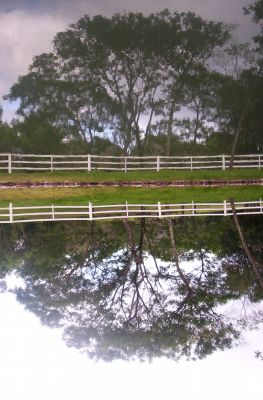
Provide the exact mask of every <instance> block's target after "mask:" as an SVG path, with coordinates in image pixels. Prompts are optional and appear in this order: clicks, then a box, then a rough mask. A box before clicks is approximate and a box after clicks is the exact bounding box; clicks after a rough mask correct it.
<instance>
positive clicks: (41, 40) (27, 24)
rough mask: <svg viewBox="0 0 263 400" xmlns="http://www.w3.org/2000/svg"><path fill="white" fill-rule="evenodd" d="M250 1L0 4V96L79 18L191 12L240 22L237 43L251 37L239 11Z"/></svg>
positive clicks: (22, 0)
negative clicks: (87, 15) (118, 13)
mask: <svg viewBox="0 0 263 400" xmlns="http://www.w3.org/2000/svg"><path fill="white" fill-rule="evenodd" d="M250 2H251V1H250V0H220V1H219V0H132V1H130V0H74V1H73V0H0V48H1V63H0V97H2V96H3V95H4V94H7V93H8V92H9V88H10V86H11V85H12V84H13V83H14V82H15V81H16V80H17V78H18V76H19V75H22V74H25V73H26V72H27V68H28V65H29V64H30V63H31V61H32V58H33V56H35V55H38V54H41V53H42V52H47V51H50V50H52V39H53V37H54V35H55V34H56V32H58V31H61V30H64V29H65V28H66V26H67V25H68V24H69V23H72V22H75V21H77V20H78V19H79V18H80V17H81V16H83V15H84V14H89V15H91V16H93V15H95V14H103V15H108V16H110V15H112V14H114V13H117V12H120V13H121V12H124V11H141V12H143V13H146V14H148V13H151V12H156V11H160V10H162V9H164V8H168V9H170V10H171V11H174V10H178V11H189V10H192V11H194V12H196V13H197V14H200V15H201V16H202V17H204V18H207V19H216V20H224V21H226V22H236V23H240V24H241V26H240V28H239V30H238V31H237V34H238V37H239V38H240V39H241V40H247V39H248V38H249V37H251V35H253V34H255V31H256V28H255V25H253V24H252V23H251V22H250V18H249V17H247V16H246V17H245V16H244V15H243V12H242V7H243V6H245V5H247V4H249V3H250Z"/></svg>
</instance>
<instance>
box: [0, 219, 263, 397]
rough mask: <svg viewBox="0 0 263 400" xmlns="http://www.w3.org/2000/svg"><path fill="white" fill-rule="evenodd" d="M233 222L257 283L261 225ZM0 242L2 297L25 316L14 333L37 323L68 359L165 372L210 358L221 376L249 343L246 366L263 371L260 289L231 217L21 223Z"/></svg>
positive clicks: (262, 258) (1, 230) (262, 251)
mask: <svg viewBox="0 0 263 400" xmlns="http://www.w3.org/2000/svg"><path fill="white" fill-rule="evenodd" d="M239 222H240V226H241V228H242V231H243V235H244V238H245V240H246V244H247V246H248V248H249V250H250V252H251V255H252V256H253V260H254V261H255V265H256V268H257V270H258V273H259V274H260V275H261V276H263V267H262V264H263V228H262V222H263V219H262V217H259V216H242V217H240V218H239ZM0 236H1V247H0V270H1V291H2V294H1V296H13V297H12V298H13V299H15V301H16V304H17V305H20V307H21V305H22V306H23V310H28V311H29V312H30V313H24V315H25V316H24V317H23V316H22V314H21V316H20V318H21V321H20V322H21V325H22V324H23V318H25V321H26V319H27V318H28V315H30V316H36V318H37V320H38V321H40V322H41V327H42V328H41V329H42V330H45V329H47V327H51V328H54V329H53V332H56V334H57V335H59V337H60V336H62V337H63V341H64V343H65V344H66V345H67V346H68V347H70V348H71V350H70V351H71V352H74V354H77V352H76V349H77V350H78V352H79V351H80V352H81V353H84V354H85V358H86V359H88V360H91V359H95V360H99V365H100V366H102V365H103V366H104V365H107V366H110V365H116V364H114V363H113V364H112V363H111V364H108V362H109V361H114V362H115V363H116V362H117V363H119V362H121V363H122V362H123V361H125V362H127V361H129V362H130V363H134V362H135V363H137V364H136V365H139V364H138V362H139V361H146V362H148V361H153V362H156V361H158V362H160V363H162V362H164V360H165V359H169V360H172V364H171V363H170V364H169V365H170V367H169V368H173V367H172V366H175V365H185V363H186V365H189V367H188V368H191V367H190V366H191V365H192V362H193V360H195V365H197V364H196V363H200V364H199V365H200V368H202V366H203V365H204V363H203V361H202V360H208V362H209V360H215V358H213V357H215V355H217V354H218V356H217V357H219V360H220V361H219V363H220V365H221V368H222V367H223V368H227V365H228V363H229V360H230V358H229V357H230V356H229V354H230V353H229V349H233V350H235V352H236V351H240V353H242V352H244V348H245V346H246V337H247V335H250V347H249V349H248V350H247V353H246V357H248V362H253V365H254V363H257V364H255V365H257V368H262V366H263V361H262V360H261V357H262V354H261V351H262V352H263V341H262V336H261V331H262V322H263V302H262V299H263V290H262V287H261V285H260V281H259V280H258V277H257V275H256V274H255V271H254V270H253V268H252V266H251V264H250V262H249V260H248V257H247V255H246V253H245V252H244V248H243V246H242V244H241V241H240V237H239V234H238V232H237V229H236V226H235V224H234V222H233V220H232V219H231V218H198V219H177V220H154V219H151V220H141V221H136V222H131V221H123V222H107V223H94V222H93V223H77V222H76V223H74V222H72V223H61V222H60V223H38V224H37V223H36V224H23V225H16V226H1V227H0ZM12 301H13V300H12ZM6 304H7V305H6V307H5V312H7V308H8V302H7V303H6ZM10 304H11V303H10ZM9 307H10V311H12V312H14V311H13V310H14V309H15V308H14V306H9ZM19 310H20V311H19V313H21V308H20V309H19ZM23 312H24V311H23ZM19 315H20V314H19ZM9 317H10V316H9ZM25 323H26V322H25ZM37 329H38V330H39V329H40V328H39V327H38V328H37ZM39 332H40V331H39ZM253 332H255V335H254V333H253ZM28 335H29V336H30V335H34V333H33V332H29V333H28ZM251 335H252V336H251ZM253 335H254V336H253ZM251 338H254V343H253V342H252V345H251ZM224 355H226V357H225V364H224V357H223V356H224ZM222 357H223V358H222ZM249 360H250V361H249ZM251 360H253V361H251ZM175 361H177V363H175ZM81 362H82V361H81ZM104 362H106V364H104ZM213 362H215V361H213ZM39 363H41V359H39ZM180 363H181V364H180ZM187 363H188V364H187ZM130 365H134V364H130ZM147 365H149V364H147ZM154 365H156V364H154ZM214 365H216V364H214ZM244 367H245V366H244ZM101 368H102V369H103V367H101ZM149 368H152V373H153V374H154V373H155V372H154V367H153V366H152V367H149ZM108 373H110V372H109V369H108ZM206 373H209V371H207V372H206ZM168 375H169V373H168ZM131 376H132V375H131ZM254 388H255V387H254ZM255 393H256V392H255ZM186 398H187V397H186Z"/></svg>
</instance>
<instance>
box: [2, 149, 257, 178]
mask: <svg viewBox="0 0 263 400" xmlns="http://www.w3.org/2000/svg"><path fill="white" fill-rule="evenodd" d="M229 162H230V156H229V155H225V154H221V155H216V156H172V157H166V156H147V157H146V156H145V157H137V156H119V157H115V156H97V155H91V154H87V155H52V154H48V155H42V154H41V155H37V154H11V153H0V171H6V172H8V173H9V174H11V173H12V172H13V171H51V172H53V171H75V170H84V171H93V170H107V171H124V172H127V171H136V170H154V171H157V172H158V171H160V170H162V169H174V170H179V169H182V170H190V171H193V170H198V169H222V170H225V169H226V168H228V167H229ZM233 167H234V168H257V169H261V167H263V154H245V155H236V156H235V159H234V165H233Z"/></svg>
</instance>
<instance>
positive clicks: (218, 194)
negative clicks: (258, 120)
mask: <svg viewBox="0 0 263 400" xmlns="http://www.w3.org/2000/svg"><path fill="white" fill-rule="evenodd" d="M229 198H234V199H235V201H253V200H259V199H260V198H263V187H262V186H243V187H226V186H225V187H219V188H208V187H202V188H179V189H177V188H99V187H98V188H90V189H87V188H74V189H72V188H52V189H50V188H49V189H46V188H45V189H44V188H41V189H36V188H34V189H2V190H1V191H0V206H2V207H5V206H7V204H8V203H9V202H12V203H13V204H14V205H17V206H18V205H49V204H52V203H53V204H57V205H59V204H60V205H62V204H65V205H82V204H87V203H89V202H92V203H93V204H95V205H103V204H123V203H125V202H126V201H128V202H129V203H139V204H140V203H143V204H150V203H157V202H158V201H161V202H162V203H187V202H191V201H195V202H208V203H209V202H221V201H223V200H228V199H229Z"/></svg>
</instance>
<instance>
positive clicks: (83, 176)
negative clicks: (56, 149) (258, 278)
mask: <svg viewBox="0 0 263 400" xmlns="http://www.w3.org/2000/svg"><path fill="white" fill-rule="evenodd" d="M257 178H263V169H262V170H257V169H252V168H251V169H234V170H226V171H222V170H196V171H192V172H191V171H184V170H163V171H160V172H156V171H129V172H127V173H124V172H115V171H114V172H108V171H92V172H85V171H80V172H78V171H77V172H75V171H74V172H68V171H67V172H64V171H56V172H23V173H22V172H14V173H12V174H7V173H0V182H21V181H27V182H29V181H30V182H65V181H68V182H73V181H82V182H101V181H113V182H120V181H147V180H158V181H170V180H176V179H185V180H203V179H257Z"/></svg>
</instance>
